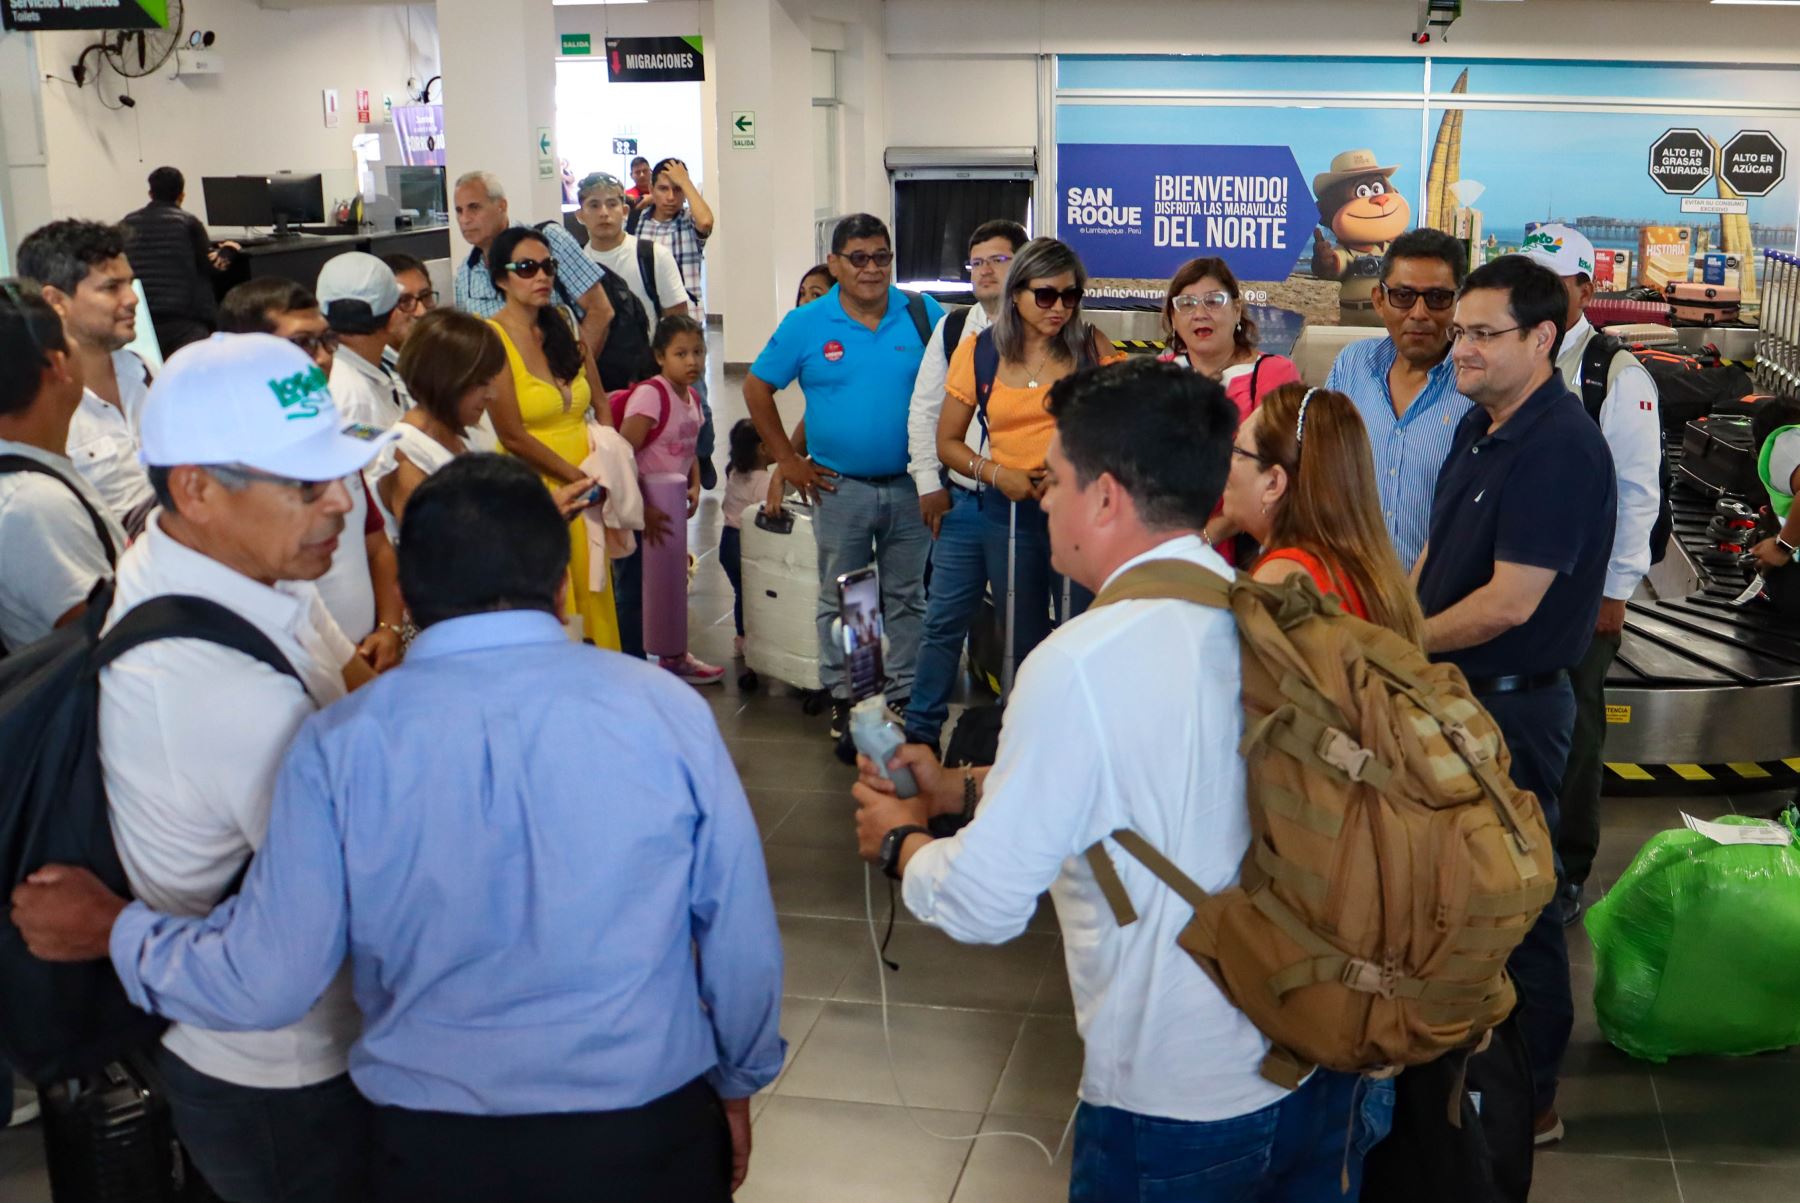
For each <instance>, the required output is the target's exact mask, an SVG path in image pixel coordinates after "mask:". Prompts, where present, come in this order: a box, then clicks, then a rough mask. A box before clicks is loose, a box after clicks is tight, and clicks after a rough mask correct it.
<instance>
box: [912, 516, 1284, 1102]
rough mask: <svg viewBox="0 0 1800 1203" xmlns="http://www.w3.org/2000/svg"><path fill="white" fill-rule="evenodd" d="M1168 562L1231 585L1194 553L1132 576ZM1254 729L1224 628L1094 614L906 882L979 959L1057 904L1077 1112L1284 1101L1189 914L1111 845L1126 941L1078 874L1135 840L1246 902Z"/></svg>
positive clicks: (1228, 627) (1068, 632) (1140, 609)
mask: <svg viewBox="0 0 1800 1203" xmlns="http://www.w3.org/2000/svg"><path fill="white" fill-rule="evenodd" d="M1174 558H1179V559H1183V560H1188V561H1191V562H1193V563H1196V564H1200V565H1202V566H1204V567H1206V568H1208V569H1211V570H1212V571H1214V572H1216V573H1218V574H1220V575H1221V576H1226V575H1229V573H1230V569H1229V568H1227V567H1226V565H1225V562H1224V560H1222V559H1220V558H1219V556H1218V554H1217V553H1216V552H1214V551H1213V550H1212V548H1210V547H1207V546H1206V545H1205V544H1204V543H1203V542H1202V541H1201V540H1200V539H1199V538H1198V537H1197V536H1193V535H1186V536H1182V537H1181V538H1178V539H1174V540H1171V541H1170V542H1167V543H1164V544H1162V545H1161V546H1159V547H1157V548H1155V549H1153V550H1152V551H1149V552H1147V553H1145V554H1144V555H1142V556H1139V557H1138V558H1137V559H1135V560H1133V561H1131V562H1130V563H1128V564H1126V565H1124V566H1123V567H1121V568H1120V570H1119V571H1120V572H1123V571H1125V569H1126V568H1130V567H1132V566H1133V565H1135V564H1138V563H1141V562H1143V561H1146V560H1153V559H1174ZM1115 575H1116V574H1115ZM1243 725H1244V721H1243V708H1242V701H1241V699H1240V696H1239V675H1238V640H1237V630H1236V627H1235V626H1234V625H1233V622H1232V619H1231V616H1230V615H1229V614H1228V613H1226V612H1224V611H1222V610H1214V609H1210V608H1208V607H1204V606H1196V605H1193V604H1191V603H1188V602H1180V601H1131V602H1120V603H1117V604H1114V605H1110V606H1105V607H1102V608H1100V609H1096V610H1089V611H1088V612H1087V613H1086V614H1084V615H1082V616H1081V617H1079V618H1077V619H1075V620H1074V621H1072V622H1069V623H1067V624H1065V625H1064V626H1062V627H1060V628H1058V629H1057V630H1056V631H1055V632H1053V633H1052V634H1051V636H1050V637H1049V638H1048V639H1046V640H1045V641H1044V642H1043V643H1041V644H1039V645H1038V647H1037V648H1036V650H1034V651H1033V652H1032V653H1031V655H1030V656H1029V657H1027V658H1026V660H1025V663H1024V665H1023V666H1022V667H1021V669H1020V670H1019V679H1018V683H1017V686H1016V688H1015V690H1014V692H1013V695H1012V698H1011V699H1010V700H1009V701H1008V702H1007V706H1006V725H1005V727H1004V729H1003V730H1002V731H1001V735H1000V751H999V758H998V760H997V761H996V763H995V765H994V768H993V770H992V772H991V773H990V774H989V775H988V778H987V783H986V786H985V788H984V790H983V794H982V800H981V806H980V809H979V810H978V811H977V812H976V815H975V821H974V822H973V823H971V824H970V825H969V826H968V827H967V828H965V829H964V830H963V831H962V832H961V833H959V834H958V835H957V836H956V837H955V838H954V839H947V840H934V841H932V842H930V843H928V844H926V845H925V846H924V847H923V848H921V849H920V850H919V851H918V852H917V853H916V854H915V855H914V856H913V858H912V860H911V861H910V862H908V864H907V868H906V877H905V882H904V887H905V889H904V893H905V898H906V906H907V909H908V910H910V911H911V912H912V913H913V914H914V915H915V916H917V917H918V918H919V919H920V920H922V921H923V922H926V923H929V924H931V925H933V926H934V927H938V928H941V929H942V930H943V931H945V932H947V933H949V934H950V935H951V936H953V937H954V938H956V939H958V940H961V941H964V942H966V943H989V944H998V943H1001V942H1003V941H1006V940H1010V939H1012V938H1013V937H1014V936H1016V935H1018V934H1019V933H1020V932H1021V931H1023V930H1024V929H1025V925H1026V923H1027V922H1028V921H1029V920H1030V918H1031V916H1032V913H1033V912H1034V910H1035V909H1036V906H1037V899H1038V895H1039V894H1041V893H1042V892H1043V890H1044V889H1045V887H1046V886H1047V887H1049V889H1050V894H1051V898H1052V900H1053V901H1054V902H1055V904H1056V916H1057V919H1058V920H1059V921H1060V922H1061V924H1062V935H1063V945H1064V948H1065V950H1066V956H1067V960H1068V970H1069V984H1070V987H1071V989H1072V992H1073V994H1074V999H1075V1022H1076V1026H1077V1027H1078V1028H1079V1029H1080V1030H1081V1038H1082V1041H1083V1043H1084V1045H1085V1047H1086V1057H1085V1061H1084V1065H1083V1070H1082V1080H1081V1097H1082V1099H1083V1100H1084V1101H1086V1102H1088V1103H1091V1104H1093V1105H1095V1106H1105V1107H1117V1108H1120V1109H1122V1110H1126V1111H1131V1112H1134V1113H1136V1114H1139V1115H1151V1116H1162V1117H1165V1118H1169V1119H1178V1120H1191V1121H1212V1120H1221V1119H1229V1118H1231V1117H1233V1116H1238V1115H1244V1114H1246V1113H1248V1112H1251V1111H1255V1110H1258V1109H1259V1108H1262V1107H1266V1106H1268V1105H1269V1104H1270V1103H1273V1102H1276V1101H1277V1100H1279V1099H1281V1098H1282V1097H1283V1095H1284V1092H1283V1091H1282V1090H1281V1089H1280V1088H1279V1087H1277V1086H1275V1085H1273V1084H1272V1083H1270V1082H1268V1081H1267V1080H1265V1079H1264V1078H1263V1077H1262V1076H1261V1065H1262V1060H1263V1057H1264V1056H1265V1055H1266V1054H1267V1052H1268V1049H1269V1046H1268V1042H1267V1041H1266V1040H1265V1039H1264V1038H1263V1036H1262V1034H1261V1033H1260V1032H1258V1031H1257V1029H1256V1027H1255V1025H1253V1024H1252V1023H1251V1022H1250V1020H1249V1019H1248V1018H1247V1017H1246V1016H1245V1015H1244V1013H1243V1012H1242V1011H1239V1010H1238V1009H1237V1008H1236V1007H1234V1006H1232V1005H1231V1004H1230V1003H1229V1002H1227V1001H1226V1000H1225V997H1224V995H1223V994H1221V993H1220V992H1219V990H1218V987H1216V986H1214V985H1213V983H1212V981H1211V979H1209V978H1208V977H1207V976H1206V974H1205V973H1204V972H1202V971H1201V969H1200V967H1199V966H1198V965H1196V964H1195V963H1194V962H1193V960H1192V959H1191V958H1190V957H1189V956H1188V954H1187V953H1186V952H1184V951H1182V949H1181V948H1180V947H1179V946H1178V945H1177V944H1176V942H1175V940H1176V936H1177V935H1179V934H1180V932H1181V930H1182V928H1183V927H1185V926H1186V925H1187V923H1188V921H1189V919H1190V918H1191V917H1192V914H1193V912H1192V910H1191V909H1190V908H1189V907H1188V905H1187V904H1186V903H1185V902H1183V901H1182V900H1181V899H1180V898H1179V897H1178V896H1177V895H1176V894H1175V893H1174V891H1172V890H1170V889H1169V888H1168V887H1167V886H1165V885H1163V884H1162V883H1161V882H1160V881H1158V880H1157V879H1156V878H1155V877H1153V876H1152V875H1151V873H1150V871H1149V870H1147V869H1145V868H1144V867H1143V866H1142V865H1140V864H1139V863H1138V862H1137V861H1135V860H1133V859H1132V858H1131V857H1130V856H1129V855H1128V854H1127V853H1125V852H1124V851H1122V850H1121V849H1120V848H1119V847H1118V846H1117V845H1115V844H1113V843H1111V842H1110V841H1109V842H1108V844H1107V850H1108V852H1109V853H1110V855H1111V857H1112V859H1113V862H1114V863H1115V864H1116V865H1117V866H1118V870H1119V876H1120V878H1121V879H1122V880H1123V882H1124V885H1125V889H1126V891H1127V892H1128V893H1129V894H1130V895H1131V901H1132V904H1133V905H1134V906H1135V907H1136V908H1137V912H1138V914H1139V916H1140V918H1139V920H1138V922H1136V923H1134V924H1132V925H1131V926H1130V927H1124V928H1122V927H1120V926H1119V924H1118V922H1117V920H1115V919H1114V918H1113V914H1112V911H1111V910H1110V909H1109V908H1108V907H1107V905H1106V902H1105V899H1104V898H1103V896H1102V895H1101V893H1100V888H1099V886H1097V885H1096V884H1095V882H1094V876H1093V872H1092V870H1091V869H1090V868H1089V867H1088V864H1087V862H1086V860H1084V859H1083V858H1082V853H1083V852H1084V851H1085V850H1086V849H1087V848H1088V847H1089V846H1090V845H1091V844H1093V843H1094V841H1096V840H1098V839H1101V838H1102V837H1104V836H1106V835H1107V834H1108V833H1110V832H1112V831H1113V830H1115V829H1117V828H1120V827H1129V828H1131V829H1132V830H1134V831H1136V832H1138V833H1140V834H1141V835H1143V837H1144V838H1145V839H1147V840H1149V841H1150V843H1151V844H1153V845H1155V846H1156V847H1157V848H1159V849H1161V850H1162V851H1163V852H1164V853H1165V854H1167V855H1168V856H1169V857H1170V858H1171V859H1173V860H1174V861H1175V863H1176V864H1178V865H1180V866H1181V868H1182V870H1183V871H1184V872H1186V873H1187V874H1188V876H1190V877H1191V878H1193V879H1194V881H1195V882H1196V883H1197V884H1198V885H1199V886H1200V888H1201V889H1203V890H1207V891H1209V892H1210V891H1217V890H1223V889H1227V888H1229V887H1231V886H1233V885H1236V884H1237V880H1238V865H1239V862H1240V861H1241V860H1242V859H1243V856H1244V852H1245V850H1246V849H1247V848H1248V847H1249V845H1250V816H1249V812H1248V810H1247V809H1246V806H1245V802H1244V762H1243V759H1242V757H1240V756H1239V755H1238V751H1237V745H1238V739H1239V737H1240V736H1241V734H1242V732H1243Z"/></svg>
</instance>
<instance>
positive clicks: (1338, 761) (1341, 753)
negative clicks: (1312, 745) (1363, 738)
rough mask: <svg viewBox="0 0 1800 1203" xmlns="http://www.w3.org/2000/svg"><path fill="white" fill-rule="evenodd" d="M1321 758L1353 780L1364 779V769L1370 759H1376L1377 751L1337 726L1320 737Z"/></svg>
mask: <svg viewBox="0 0 1800 1203" xmlns="http://www.w3.org/2000/svg"><path fill="white" fill-rule="evenodd" d="M1317 751H1318V754H1319V759H1320V760H1323V761H1324V762H1325V763H1326V764H1328V765H1330V766H1331V767H1332V768H1334V769H1336V770H1338V771H1339V772H1340V773H1342V774H1344V776H1346V777H1348V778H1350V780H1352V781H1356V782H1360V781H1362V779H1363V770H1364V769H1366V768H1368V765H1369V761H1371V760H1373V759H1375V753H1374V752H1373V751H1372V750H1370V749H1368V748H1365V747H1363V746H1362V745H1361V744H1359V743H1357V742H1356V741H1355V740H1354V739H1351V738H1350V737H1349V736H1348V735H1346V734H1345V733H1344V732H1342V731H1340V730H1338V729H1337V728H1336V727H1331V728H1329V729H1327V730H1326V732H1325V734H1324V735H1322V736H1320V737H1319V746H1318V749H1317Z"/></svg>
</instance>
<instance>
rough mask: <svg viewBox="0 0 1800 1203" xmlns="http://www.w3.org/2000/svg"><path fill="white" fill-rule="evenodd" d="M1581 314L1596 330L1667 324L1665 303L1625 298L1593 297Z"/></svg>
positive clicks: (1667, 313)
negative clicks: (1612, 327)
mask: <svg viewBox="0 0 1800 1203" xmlns="http://www.w3.org/2000/svg"><path fill="white" fill-rule="evenodd" d="M1581 312H1582V314H1583V316H1585V317H1586V318H1587V320H1588V321H1589V323H1591V324H1592V325H1593V327H1594V328H1595V329H1596V330H1604V329H1605V328H1606V327H1608V326H1619V325H1638V324H1643V325H1658V326H1666V325H1668V324H1669V303H1668V302H1667V301H1660V300H1659V301H1640V300H1634V299H1631V298H1627V297H1595V298H1594V299H1593V300H1591V301H1589V302H1588V303H1587V306H1586V307H1585V308H1584V309H1582V311H1581Z"/></svg>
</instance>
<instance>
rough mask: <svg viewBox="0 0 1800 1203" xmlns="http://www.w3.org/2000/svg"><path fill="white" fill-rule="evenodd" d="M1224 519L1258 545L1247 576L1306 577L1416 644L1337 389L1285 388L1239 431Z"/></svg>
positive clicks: (1369, 474) (1355, 430) (1357, 421)
mask: <svg viewBox="0 0 1800 1203" xmlns="http://www.w3.org/2000/svg"><path fill="white" fill-rule="evenodd" d="M1224 502H1225V517H1226V518H1227V519H1229V520H1230V521H1231V522H1232V523H1233V524H1234V525H1235V527H1236V528H1237V529H1238V530H1241V531H1244V532H1245V533H1246V534H1249V535H1251V536H1253V537H1254V538H1255V539H1256V541H1257V542H1258V543H1260V544H1262V546H1263V549H1264V550H1263V556H1262V558H1261V559H1260V560H1258V561H1257V562H1256V565H1255V566H1254V567H1253V568H1252V569H1251V571H1250V575H1251V577H1252V579H1255V580H1259V581H1268V582H1275V581H1281V580H1285V579H1286V578H1288V577H1290V576H1294V575H1296V574H1298V573H1306V574H1307V575H1309V576H1311V577H1312V579H1313V582H1314V583H1315V584H1317V585H1318V587H1319V591H1320V592H1321V593H1327V594H1331V595H1333V596H1335V597H1336V598H1337V599H1338V600H1339V601H1340V602H1342V603H1343V606H1344V609H1345V610H1347V611H1348V612H1350V613H1351V614H1354V615H1356V616H1357V617H1358V618H1363V619H1367V620H1368V621H1370V622H1373V623H1376V624H1377V625H1379V626H1384V627H1388V628H1389V629H1391V630H1394V631H1398V632H1399V633H1400V634H1402V635H1404V636H1406V637H1407V638H1408V639H1411V640H1412V641H1413V642H1415V643H1417V642H1418V641H1419V639H1420V637H1421V636H1422V635H1423V633H1424V627H1425V619H1424V617H1423V616H1422V615H1421V614H1420V612H1419V603H1418V600H1417V599H1416V598H1415V597H1414V595H1413V590H1412V586H1411V584H1410V583H1409V582H1408V581H1407V579H1406V573H1405V571H1404V570H1402V569H1401V567H1400V558H1399V557H1398V556H1397V555H1395V554H1394V547H1393V544H1392V543H1391V542H1390V541H1389V539H1388V535H1387V528H1386V527H1385V526H1384V525H1383V524H1382V521H1381V494H1380V493H1379V491H1378V490H1377V489H1376V487H1375V461H1374V457H1373V456H1372V455H1371V454H1370V452H1369V433H1368V430H1367V428H1366V427H1364V426H1363V421H1362V416H1361V415H1360V414H1358V413H1357V412H1356V405H1355V403H1354V402H1352V401H1351V400H1350V398H1348V397H1346V396H1344V394H1342V393H1336V392H1332V391H1330V390H1328V389H1322V388H1307V387H1306V386H1305V385H1301V384H1286V385H1283V386H1282V387H1280V388H1278V389H1276V390H1275V391H1274V392H1272V393H1270V394H1269V395H1268V396H1267V397H1266V398H1264V399H1263V403H1262V405H1261V406H1259V407H1258V408H1257V410H1256V411H1255V412H1254V413H1252V414H1251V415H1250V416H1249V417H1248V418H1246V419H1245V420H1244V421H1243V423H1242V424H1241V425H1240V426H1239V427H1238V432H1237V440H1236V442H1235V443H1234V444H1233V446H1232V449H1231V474H1230V475H1229V476H1228V477H1226V480H1225V499H1224Z"/></svg>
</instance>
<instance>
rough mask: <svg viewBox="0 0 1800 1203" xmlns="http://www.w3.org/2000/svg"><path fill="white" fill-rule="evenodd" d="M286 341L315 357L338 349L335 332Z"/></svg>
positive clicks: (297, 335) (319, 333) (402, 300)
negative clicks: (323, 352) (322, 352)
mask: <svg viewBox="0 0 1800 1203" xmlns="http://www.w3.org/2000/svg"><path fill="white" fill-rule="evenodd" d="M432 295H433V296H434V297H435V296H436V295H437V294H436V293H433V294H432ZM400 303H401V304H402V305H404V304H406V298H405V297H401V298H400ZM288 341H289V342H291V343H293V344H294V345H295V346H296V347H299V348H300V349H301V350H302V351H305V352H306V353H307V354H308V355H317V354H318V353H319V351H320V350H321V349H323V350H325V351H329V352H332V353H333V354H335V353H336V352H337V349H338V332H337V331H336V330H321V331H319V332H318V333H317V334H290V335H288Z"/></svg>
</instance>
